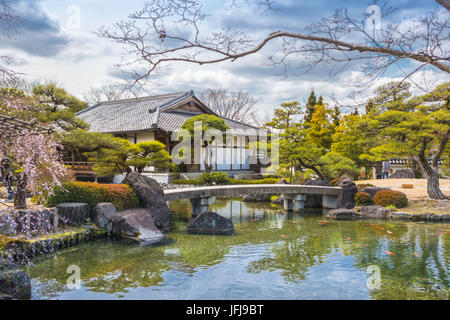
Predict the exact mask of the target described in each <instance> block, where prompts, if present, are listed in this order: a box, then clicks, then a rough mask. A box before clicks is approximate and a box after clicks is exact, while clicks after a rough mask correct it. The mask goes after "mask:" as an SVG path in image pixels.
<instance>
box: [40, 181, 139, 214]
mask: <svg viewBox="0 0 450 320" xmlns="http://www.w3.org/2000/svg"><path fill="white" fill-rule="evenodd" d="M63 202H83V203H87V204H88V206H89V209H92V207H94V206H95V205H96V204H97V203H99V202H111V203H112V204H113V205H114V206H115V207H116V208H117V210H119V211H121V210H124V209H128V208H136V207H139V200H138V198H137V196H136V194H135V193H134V191H133V189H131V187H130V186H128V185H126V184H100V183H93V182H66V183H63V184H62V186H61V187H58V186H57V187H55V189H54V191H53V194H52V195H50V196H49V197H48V198H47V201H46V203H45V205H46V206H48V207H54V206H56V205H58V204H59V203H63Z"/></svg>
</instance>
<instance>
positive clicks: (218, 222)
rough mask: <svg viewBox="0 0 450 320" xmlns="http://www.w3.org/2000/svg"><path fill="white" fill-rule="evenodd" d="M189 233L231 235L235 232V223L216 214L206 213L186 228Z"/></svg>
mask: <svg viewBox="0 0 450 320" xmlns="http://www.w3.org/2000/svg"><path fill="white" fill-rule="evenodd" d="M186 231H187V232H188V233H195V234H213V235H231V234H233V232H234V226H233V222H231V220H230V219H227V218H224V217H222V216H221V215H218V214H217V213H215V212H205V213H202V214H200V215H199V216H197V217H196V218H195V219H193V220H192V221H191V222H190V223H189V224H188V225H187V227H186Z"/></svg>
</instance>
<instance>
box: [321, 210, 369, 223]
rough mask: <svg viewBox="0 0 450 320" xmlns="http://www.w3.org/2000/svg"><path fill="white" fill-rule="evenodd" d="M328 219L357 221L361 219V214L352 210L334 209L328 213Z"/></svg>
mask: <svg viewBox="0 0 450 320" xmlns="http://www.w3.org/2000/svg"><path fill="white" fill-rule="evenodd" d="M326 217H327V218H331V219H333V220H355V219H359V218H361V214H359V213H358V212H356V211H354V210H350V209H333V210H330V211H328V213H327V214H326Z"/></svg>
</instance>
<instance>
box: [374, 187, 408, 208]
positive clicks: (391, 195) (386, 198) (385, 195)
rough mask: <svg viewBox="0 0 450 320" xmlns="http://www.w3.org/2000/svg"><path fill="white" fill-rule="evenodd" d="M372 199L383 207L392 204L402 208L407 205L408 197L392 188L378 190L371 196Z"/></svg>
mask: <svg viewBox="0 0 450 320" xmlns="http://www.w3.org/2000/svg"><path fill="white" fill-rule="evenodd" d="M373 201H374V202H375V204H377V205H379V206H384V207H386V206H389V205H393V206H395V207H396V208H404V207H406V206H408V197H406V194H404V193H403V192H400V191H394V190H381V191H378V192H377V193H376V194H375V196H374V197H373Z"/></svg>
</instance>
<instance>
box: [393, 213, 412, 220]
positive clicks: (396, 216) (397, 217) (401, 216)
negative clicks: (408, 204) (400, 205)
mask: <svg viewBox="0 0 450 320" xmlns="http://www.w3.org/2000/svg"><path fill="white" fill-rule="evenodd" d="M389 216H390V217H391V219H395V220H411V219H412V214H410V213H407V212H399V211H395V212H392V213H391V214H390V215H389Z"/></svg>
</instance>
